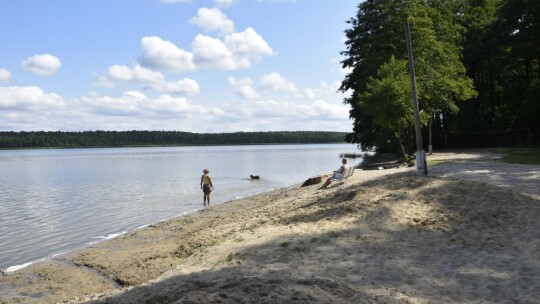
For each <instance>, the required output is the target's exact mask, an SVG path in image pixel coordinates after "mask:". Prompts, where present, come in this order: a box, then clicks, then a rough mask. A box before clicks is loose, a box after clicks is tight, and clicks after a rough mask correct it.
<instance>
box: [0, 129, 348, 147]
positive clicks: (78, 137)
mask: <svg viewBox="0 0 540 304" xmlns="http://www.w3.org/2000/svg"><path fill="white" fill-rule="evenodd" d="M345 135H346V133H341V132H310V131H298V132H293V131H291V132H285V131H283V132H235V133H205V134H201V133H189V132H178V131H85V132H59V131H58V132H45V131H36V132H0V149H21V148H83V147H128V146H183V145H244V144H315V143H345Z"/></svg>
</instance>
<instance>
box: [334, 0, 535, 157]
mask: <svg viewBox="0 0 540 304" xmlns="http://www.w3.org/2000/svg"><path fill="white" fill-rule="evenodd" d="M539 20H540V1H537V0H384V1H382V0H366V1H364V2H362V3H360V4H359V5H358V12H357V14H356V16H355V17H354V18H351V19H350V20H349V21H348V23H349V24H350V25H351V28H350V29H348V30H347V31H345V34H346V37H347V41H346V46H347V49H346V50H345V51H343V52H342V55H344V57H345V59H344V61H343V62H342V63H343V67H344V68H349V69H351V73H349V74H348V75H347V76H346V77H345V79H344V80H343V82H342V85H341V88H340V89H341V90H342V91H343V92H350V93H351V95H350V97H347V98H346V99H345V100H344V102H345V103H346V104H349V105H350V106H351V111H350V116H351V118H352V119H353V120H354V124H353V133H351V134H349V135H348V136H347V140H348V141H349V142H353V143H358V144H360V145H361V146H362V147H365V148H372V147H377V148H378V149H380V150H394V151H396V150H400V151H402V152H403V153H404V154H410V153H412V152H413V151H414V150H416V149H415V147H414V116H413V109H412V108H413V107H412V96H411V89H410V79H409V75H408V68H407V62H408V61H407V50H406V42H405V27H404V23H405V21H408V22H409V23H410V27H411V37H412V45H413V51H414V61H415V72H416V80H417V91H418V100H419V106H420V110H421V122H422V125H423V127H424V129H425V130H423V132H424V134H425V137H427V125H428V122H432V125H433V128H432V130H433V139H434V140H433V141H434V145H435V146H437V145H438V146H439V147H440V146H445V145H448V146H454V147H455V146H474V145H501V144H503V145H504V144H516V143H523V142H525V143H528V142H529V138H528V137H529V130H530V132H531V133H532V134H538V135H539V136H537V137H536V139H537V140H538V138H539V137H540V69H539V60H540V49H539V48H540V23H539ZM511 129H518V130H521V132H514V133H510V134H505V133H501V132H497V131H504V130H511ZM523 130H524V131H523ZM505 135H509V136H506V137H507V138H508V140H507V141H506V142H501V139H505ZM424 144H425V145H426V146H427V144H428V141H427V140H424ZM424 149H425V147H424Z"/></svg>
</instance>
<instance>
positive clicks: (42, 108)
mask: <svg viewBox="0 0 540 304" xmlns="http://www.w3.org/2000/svg"><path fill="white" fill-rule="evenodd" d="M358 3H359V1H358V0H337V1H336V0H77V1H73V0H49V1H43V0H17V1H0V131H93V130H108V131H113V130H116V131H125V130H167V131H186V132H196V133H222V132H238V131H243V132H250V131H343V132H350V131H351V129H352V121H351V120H349V106H347V105H344V104H343V98H344V97H346V96H347V95H348V94H350V93H349V92H346V93H341V92H338V88H339V86H340V84H341V81H342V80H343V79H344V77H345V75H346V73H347V71H346V70H344V69H342V67H341V64H340V61H341V60H343V58H342V57H341V55H340V52H341V51H344V50H345V45H344V42H345V34H344V31H345V30H346V29H347V28H349V27H350V26H349V25H348V24H347V23H346V21H347V20H349V19H350V18H352V17H354V15H355V13H356V11H357V6H358Z"/></svg>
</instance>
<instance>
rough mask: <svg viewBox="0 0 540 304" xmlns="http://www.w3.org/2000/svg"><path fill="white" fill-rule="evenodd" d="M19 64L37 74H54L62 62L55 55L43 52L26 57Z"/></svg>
mask: <svg viewBox="0 0 540 304" xmlns="http://www.w3.org/2000/svg"><path fill="white" fill-rule="evenodd" d="M21 66H22V68H23V69H24V70H25V71H27V72H30V73H33V74H36V75H39V76H49V75H53V74H55V73H56V72H57V71H58V70H59V69H60V67H61V66H62V62H60V59H58V57H56V56H53V55H51V54H43V55H34V56H32V57H28V59H26V60H23V61H22V62H21Z"/></svg>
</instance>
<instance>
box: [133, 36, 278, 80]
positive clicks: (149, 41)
mask: <svg viewBox="0 0 540 304" xmlns="http://www.w3.org/2000/svg"><path fill="white" fill-rule="evenodd" d="M141 44H142V47H143V54H142V55H141V56H140V57H139V63H140V64H141V65H142V66H144V67H147V68H150V69H157V70H169V71H175V72H186V71H193V70H196V69H210V70H212V69H217V70H237V69H245V68H249V67H251V64H252V62H253V61H258V60H260V59H261V58H262V57H263V56H271V55H274V51H273V50H272V48H271V47H270V46H269V45H268V43H267V42H266V41H265V40H264V39H263V38H262V37H261V36H260V35H259V34H257V32H255V30H254V29H252V28H247V29H246V30H245V31H243V32H240V33H231V34H227V35H226V36H225V37H224V39H223V40H220V39H218V38H213V37H209V36H205V35H201V34H199V35H197V36H196V37H195V39H194V40H193V42H192V44H191V50H192V51H191V52H188V51H185V50H183V49H180V48H178V47H177V46H176V45H174V44H173V43H172V42H170V41H164V40H162V39H161V38H159V37H155V36H154V37H145V38H143V39H142V43H141Z"/></svg>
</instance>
